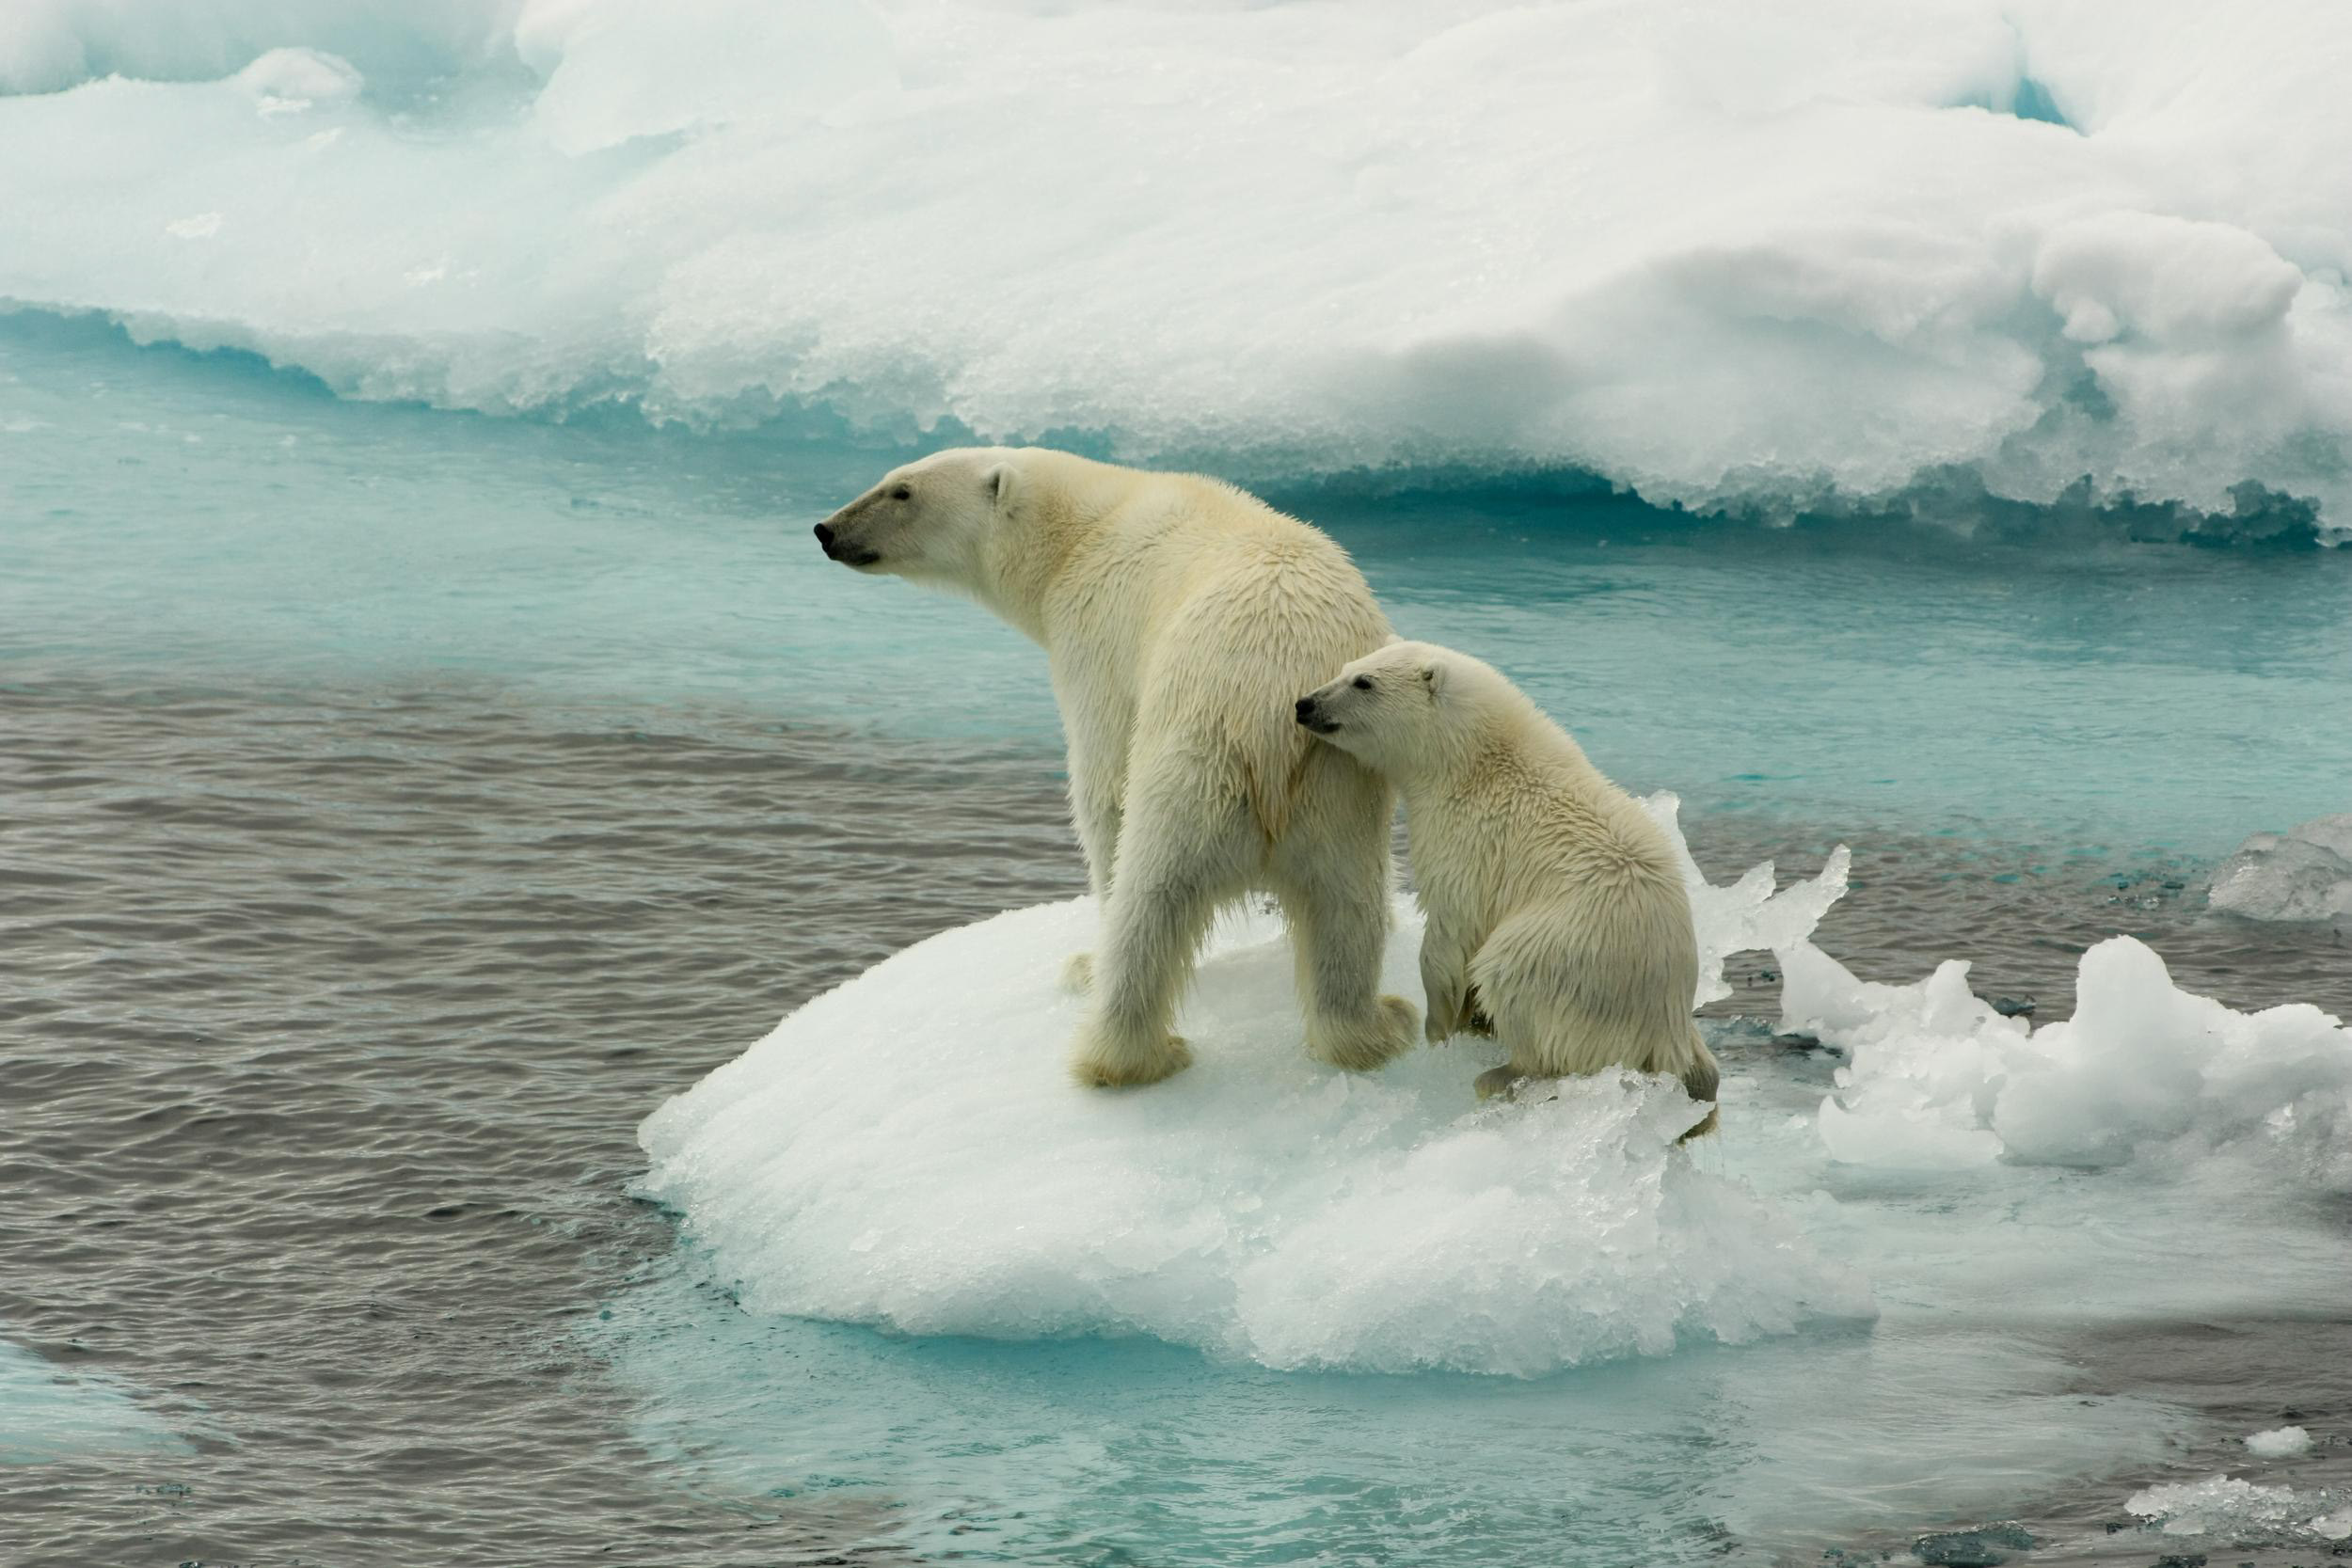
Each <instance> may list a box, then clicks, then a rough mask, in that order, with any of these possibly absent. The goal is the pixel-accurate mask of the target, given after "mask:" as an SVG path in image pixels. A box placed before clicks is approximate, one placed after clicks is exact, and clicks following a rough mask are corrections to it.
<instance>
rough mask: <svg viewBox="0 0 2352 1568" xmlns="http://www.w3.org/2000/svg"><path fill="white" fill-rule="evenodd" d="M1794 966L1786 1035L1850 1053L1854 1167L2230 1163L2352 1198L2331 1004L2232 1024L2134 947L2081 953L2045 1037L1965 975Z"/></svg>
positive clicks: (1840, 1122)
mask: <svg viewBox="0 0 2352 1568" xmlns="http://www.w3.org/2000/svg"><path fill="white" fill-rule="evenodd" d="M1780 957H1781V960H1782V963H1783V965H1784V969H1785V989H1784V991H1783V1009H1784V1012H1785V1015H1786V1018H1787V1020H1788V1023H1789V1024H1790V1025H1791V1026H1792V1027H1795V1028H1803V1029H1811V1030H1814V1031H1816V1032H1817V1033H1819V1035H1820V1037H1821V1038H1822V1039H1824V1040H1826V1041H1828V1042H1830V1043H1831V1044H1834V1045H1839V1046H1843V1047H1845V1048H1847V1049H1849V1050H1850V1051H1851V1052H1852V1053H1853V1062H1852V1066H1851V1069H1845V1070H1841V1071H1840V1073H1839V1074H1838V1092H1836V1094H1834V1095H1832V1096H1830V1097H1829V1098H1828V1099H1826V1100H1824V1101H1822V1104H1821V1109H1820V1124H1821V1136H1822V1140H1823V1141H1824V1142H1825V1143H1826V1144H1827V1145H1828V1146H1829V1148H1830V1149H1831V1151H1832V1152H1833V1153H1835V1154H1836V1156H1837V1157H1838V1158H1839V1159H1841V1160H1846V1161H1849V1162H1851V1163H1853V1164H1866V1165H1886V1166H1899V1167H1911V1168H1942V1167H1946V1166H1952V1165H1967V1164H1981V1163H1984V1162H1987V1161H1991V1160H1994V1159H1997V1158H2002V1157H2007V1158H2009V1159H2012V1160H2017V1161H2023V1162H2027V1163H2031V1164H2057V1165H2086V1166H2097V1165H2110V1164H2123V1163H2125V1162H2127V1161H2130V1160H2133V1159H2134V1158H2136V1157H2137V1156H2139V1155H2141V1154H2143V1153H2148V1152H2160V1153H2167V1154H2169V1155H2170V1156H2172V1157H2173V1158H2174V1159H2176V1160H2177V1161H2178V1162H2179V1163H2181V1164H2193V1163H2194V1162H2195V1160H2196V1158H2197V1157H2199V1156H2201V1155H2205V1154H2210V1153H2217V1152H2226V1153H2228V1154H2230V1155H2232V1156H2233V1157H2237V1158H2246V1159H2254V1160H2258V1161H2266V1162H2270V1163H2272V1164H2274V1165H2275V1167H2276V1169H2277V1171H2278V1174H2280V1176H2282V1177H2284V1178H2285V1179H2287V1180H2289V1181H2290V1182H2292V1183H2293V1184H2295V1185H2298V1186H2310V1187H2315V1188H2318V1189H2320V1190H2326V1191H2338V1192H2341V1191H2345V1190H2352V1029H2346V1028H2345V1027H2344V1025H2343V1024H2341V1023H2339V1022H2337V1020H2336V1019H2334V1018H2333V1017H2331V1016H2330V1015H2328V1014H2327V1013H2324V1012H2322V1011H2321V1010H2320V1009H2318V1008H2317V1007H2312V1006H2304V1005H2300V1004H2296V1005H2290V1006H2279V1007H2271V1008H2267V1009H2265V1010H2264V1011H2262V1012H2259V1013H2251V1014H2249V1013H2239V1012H2234V1011H2233V1010H2231V1009H2230V1008H2228V1007H2226V1006H2222V1005H2221V1004H2220V1003H2218V1002H2216V1001H2213V1000H2212V999H2210V998H2208V997H2202V996H2194V995H2191V994H2189V993H2188V992H2186V991H2184V990H2180V989H2179V988H2177V987H2176V986H2174V985H2173V984H2172V979H2171V976H2170V975H2169V974H2167V973H2166V971H2165V967H2164V960H2163V959H2161V958H2158V957H2157V956H2156V955H2155V954H2154V953H2153V951H2151V950H2150V949H2149V948H2148V947H2147V946H2146V945H2145V944H2143V943H2141V942H2136V941H2134V940H2133V939H2132V938H2130V937H2121V936H2119V937H2110V938H2108V939H2107V940H2106V941H2105V942H2101V943H2099V944H2098V945H2097V946H2095V947H2093V948H2092V949H2091V950H2090V952H2088V953H2086V954H2084V955H2083V959H2082V970H2081V978H2080V981H2079V983H2078V986H2077V990H2076V1004H2075V1010H2074V1017H2073V1018H2072V1019H2070V1020H2068V1021H2066V1022H2061V1023H2053V1024H2050V1025H2048V1026H2046V1027H2044V1028H2042V1029H2039V1030H2035V1031H2032V1032H2031V1033H2028V1032H2027V1030H2026V1025H2025V1024H2024V1023H2022V1022H2019V1021H2017V1020H2014V1019H2008V1018H2003V1017H2001V1016H2000V1015H1999V1014H1998V1013H1996V1012H1994V1010H1993V1008H1992V1006H1990V1005H1988V1004H1987V1003H1985V1002H1984V1001H1982V1000H1981V999H1979V998H1978V997H1976V996H1974V995H1972V994H1971V993H1970V992H1969V990H1968V989H1967V980H1966V976H1967V969H1968V966H1967V965H1966V964H1964V963H1961V962H1957V961H1955V962H1950V963H1947V964H1945V965H1943V966H1942V967H1941V968H1939V969H1938V970H1937V971H1936V972H1935V973H1934V974H1931V975H1930V976H1929V977H1928V978H1927V979H1925V980H1922V981H1920V982H1919V983H1917V984H1916V985H1912V986H1885V985H1872V984H1867V983H1864V982H1861V981H1857V980H1855V979H1854V978H1853V976H1851V974H1847V973H1846V971H1845V970H1844V969H1843V968H1842V967H1841V966H1839V965H1838V964H1837V962H1836V960H1835V959H1832V958H1829V957H1827V956H1826V955H1824V954H1823V953H1821V952H1820V950H1819V949H1817V948H1814V947H1812V946H1810V945H1809V944H1803V943H1800V944H1798V945H1797V946H1795V947H1793V948H1790V949H1787V950H1784V951H1783V952H1782V953H1781V955H1780Z"/></svg>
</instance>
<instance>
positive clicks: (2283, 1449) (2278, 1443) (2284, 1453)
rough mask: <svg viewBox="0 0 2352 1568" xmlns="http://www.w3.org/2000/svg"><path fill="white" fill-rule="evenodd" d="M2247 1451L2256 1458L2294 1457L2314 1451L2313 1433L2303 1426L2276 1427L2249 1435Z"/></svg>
mask: <svg viewBox="0 0 2352 1568" xmlns="http://www.w3.org/2000/svg"><path fill="white" fill-rule="evenodd" d="M2246 1451H2247V1452H2248V1453H2250V1454H2252V1455H2253V1456H2254V1457H2255V1458H2256V1459H2292V1458H2293V1457H2294V1456H2295V1455H2296V1454H2298V1453H2309V1452H2311V1451H2312V1434H2311V1433H2308V1432H2306V1431H2304V1430H2303V1429H2302V1428H2301V1427H2274V1428H2272V1429H2271V1430H2270V1431H2268V1432H2257V1433H2252V1434H2251V1435H2250V1436H2249V1437H2248V1438H2247V1439H2246Z"/></svg>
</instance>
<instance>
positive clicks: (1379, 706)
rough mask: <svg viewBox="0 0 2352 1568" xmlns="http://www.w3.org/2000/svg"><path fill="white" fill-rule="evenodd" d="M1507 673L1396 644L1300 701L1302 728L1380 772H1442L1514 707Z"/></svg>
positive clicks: (1447, 651)
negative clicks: (1501, 713) (1501, 712)
mask: <svg viewBox="0 0 2352 1568" xmlns="http://www.w3.org/2000/svg"><path fill="white" fill-rule="evenodd" d="M1510 690H1511V685H1510V683H1509V682H1508V681H1506V680H1505V679H1504V678H1503V677H1502V673H1501V672H1499V671H1497V670H1495V669H1494V668H1493V667H1491V666H1489V665H1486V664H1483V663H1481V662H1479V661H1478V660H1477V659H1474V658H1472V657H1470V655H1468V654H1460V653H1455V652H1454V650H1453V649H1451V648H1440V647H1438V645H1437V644H1436V643H1434V642H1405V641H1397V642H1391V643H1389V644H1387V645H1386V646H1385V647H1380V648H1375V649H1374V650H1373V651H1372V652H1371V653H1368V654H1366V655H1365V656H1364V657H1361V658H1359V659H1357V660H1356V661H1355V662H1354V663H1352V664H1350V665H1348V666H1347V668H1345V669H1344V670H1342V671H1341V672H1340V673H1339V675H1338V677H1337V678H1336V679H1334V680H1331V681H1329V682H1328V683H1327V684H1325V685H1323V686H1321V687H1318V688H1316V689H1314V690H1313V691H1311V692H1310V693H1308V694H1307V695H1306V696H1304V697H1301V698H1299V699H1298V721H1299V722H1300V723H1301V724H1304V725H1305V726H1306V727H1307V728H1308V729H1310V730H1311V731H1312V732H1314V734H1315V735H1316V736H1318V737H1320V738H1321V739H1323V740H1326V741H1328V742H1329V743H1330V744H1331V745H1334V746H1337V747H1338V748H1339V749H1340V750H1341V751H1343V752H1347V753H1348V754H1349V755H1351V756H1354V757H1357V758H1359V760H1361V761H1362V762H1363V763H1364V764H1366V765H1367V766H1368V767H1371V768H1375V769H1377V770H1378V771H1380V772H1383V773H1388V774H1391V775H1394V776H1398V777H1404V776H1406V775H1410V774H1415V773H1424V772H1427V771H1429V770H1431V769H1433V768H1444V767H1445V766H1446V765H1447V762H1448V759H1450V758H1452V757H1453V756H1454V755H1456V754H1457V753H1458V752H1461V750H1462V749H1463V748H1464V746H1465V745H1466V744H1467V743H1468V742H1469V741H1470V739H1472V738H1473V737H1474V736H1476V735H1477V734H1478V732H1479V731H1480V730H1482V729H1484V728H1485V727H1486V726H1487V725H1488V724H1489V723H1491V722H1492V721H1493V719H1494V717H1495V715H1496V712H1497V710H1498V707H1499V706H1501V705H1503V704H1505V703H1507V702H1508V697H1507V695H1506V694H1507V693H1509V692H1510Z"/></svg>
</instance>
